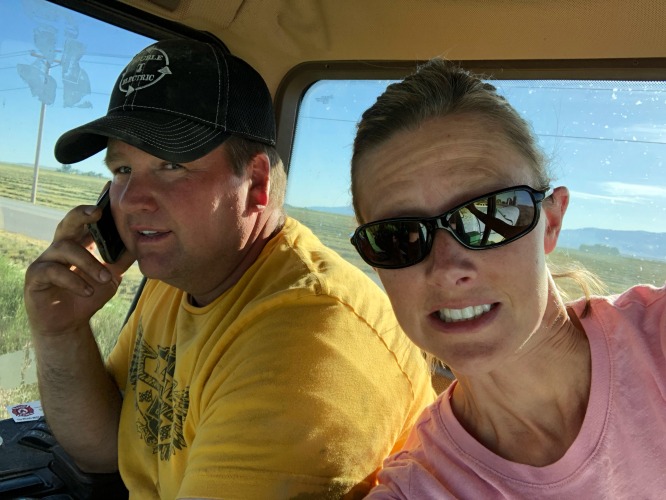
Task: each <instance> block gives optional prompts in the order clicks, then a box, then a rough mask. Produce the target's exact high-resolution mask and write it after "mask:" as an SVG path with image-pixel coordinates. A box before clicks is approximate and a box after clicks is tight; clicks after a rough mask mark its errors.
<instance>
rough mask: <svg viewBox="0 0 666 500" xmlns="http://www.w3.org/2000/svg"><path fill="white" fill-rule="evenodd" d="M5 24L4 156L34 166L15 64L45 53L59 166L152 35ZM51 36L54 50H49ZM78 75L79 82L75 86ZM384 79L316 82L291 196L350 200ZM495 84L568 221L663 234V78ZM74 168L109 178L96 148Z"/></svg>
mask: <svg viewBox="0 0 666 500" xmlns="http://www.w3.org/2000/svg"><path fill="white" fill-rule="evenodd" d="M0 19H2V21H1V22H2V28H3V29H2V35H0V137H2V140H1V142H0V161H4V162H10V163H21V164H26V165H30V166H32V165H33V164H34V162H35V155H36V150H37V144H38V130H39V121H40V112H41V108H42V103H41V101H40V100H39V98H38V97H37V96H35V95H33V93H32V91H31V88H30V85H29V84H28V83H27V82H26V80H25V79H24V78H22V77H21V76H20V74H19V71H21V72H22V73H23V74H24V75H26V74H32V75H33V76H34V75H37V76H39V75H41V76H39V78H38V80H40V81H41V77H42V76H43V73H39V72H40V71H42V70H43V68H44V67H45V66H44V60H45V59H46V60H49V57H50V60H52V63H51V66H52V67H51V68H50V69H49V76H50V77H52V78H53V80H52V87H50V88H49V89H50V91H51V92H52V96H53V95H54V97H55V98H54V99H53V102H52V104H48V105H44V125H43V133H42V138H41V142H40V143H39V144H40V148H39V164H40V165H41V166H42V167H50V168H59V167H60V164H59V163H58V162H57V161H56V160H55V158H54V157H53V146H54V144H55V142H56V140H57V138H58V137H59V136H60V135H61V134H62V133H63V132H65V131H67V130H69V129H71V128H74V127H76V126H78V125H81V124H83V123H86V122H88V121H90V120H93V119H95V118H98V117H99V116H102V115H103V114H105V112H106V108H107V105H108V99H109V95H110V92H111V87H112V86H113V84H114V82H115V80H116V78H117V76H118V74H119V73H120V71H121V70H122V68H123V67H124V66H125V64H126V63H127V62H128V61H129V60H130V59H131V57H132V56H133V55H134V54H135V53H136V52H138V51H139V50H141V49H142V48H143V47H145V46H146V45H149V44H150V43H151V42H152V41H151V40H150V39H147V38H144V37H141V36H138V35H135V34H130V33H127V32H125V31H124V30H121V29H118V28H115V27H111V26H107V25H105V24H103V23H101V22H99V21H95V20H92V19H89V18H86V17H85V16H82V15H79V14H77V13H73V12H71V11H68V10H66V9H64V8H62V7H59V6H56V5H52V4H48V3H46V2H44V1H43V0H2V1H0ZM49 39H50V40H52V41H53V42H52V44H51V46H52V47H53V48H55V52H53V53H52V54H51V56H49V55H48V54H45V52H48V47H49V43H48V40H49ZM65 46H67V47H68V50H67V51H63V49H64V47H65ZM77 51H78V53H77ZM63 54H66V56H65V57H63ZM67 56H69V58H68V57H67ZM72 56H73V57H72ZM63 60H64V62H63ZM37 66H40V68H41V70H40V69H39V68H38V67H37ZM74 81H75V82H78V83H76V85H80V87H77V86H76V85H74V87H72V82H74ZM86 81H89V86H90V88H89V91H90V93H85V95H78V96H74V97H72V95H74V94H76V91H75V90H74V91H72V90H71V89H72V88H74V89H80V88H84V87H85V86H86V85H85V84H86ZM388 83H390V82H388V81H322V82H318V83H316V84H315V85H313V86H312V87H310V88H309V89H308V91H307V93H306V95H305V96H304V99H303V101H302V105H301V109H300V112H299V116H298V120H297V129H296V140H295V144H294V149H293V153H292V162H291V166H290V172H289V180H288V192H287V203H289V204H291V205H294V206H299V207H347V206H349V205H350V195H349V162H350V158H351V145H352V142H353V137H354V132H355V125H356V123H357V121H358V119H359V117H360V115H361V113H362V112H363V110H365V109H366V108H367V107H368V106H370V105H371V104H372V103H373V102H374V101H375V99H376V97H377V95H379V94H380V93H381V92H382V91H383V90H384V89H385V88H386V85H387V84H388ZM495 84H496V85H497V86H498V88H499V89H500V91H501V92H502V93H503V94H504V95H506V97H507V99H508V100H509V102H511V104H512V105H513V106H514V107H515V108H516V109H517V110H518V111H519V112H520V113H521V114H523V115H524V116H525V117H526V118H527V120H528V121H529V122H530V123H531V124H532V126H533V128H534V131H535V133H536V135H537V137H538V138H539V141H540V144H541V145H542V147H543V149H544V151H545V153H546V155H547V156H548V157H549V159H550V165H551V170H552V171H553V173H554V175H555V177H556V178H557V181H556V182H555V185H566V186H568V187H569V189H570V191H571V204H570V208H569V211H568V213H567V217H566V220H565V228H571V229H574V228H582V227H602V228H606V229H626V230H636V229H638V230H645V231H651V232H666V168H665V166H666V165H665V164H666V83H663V82H660V83H650V82H648V83H640V82H634V83H629V82H566V81H563V82H554V81H539V82H532V83H531V85H526V83H525V82H519V81H514V82H512V81H496V82H495ZM66 85H68V89H70V91H69V92H66V91H65V86H66ZM46 93H47V94H48V92H46ZM72 100H75V101H76V102H72ZM66 101H69V102H66ZM73 167H74V168H76V169H78V170H80V171H83V172H87V171H92V172H96V173H102V174H104V175H106V174H107V172H106V169H105V167H104V166H103V163H102V155H101V154H98V155H95V156H94V157H92V158H90V159H88V160H85V161H83V162H81V163H78V164H75V165H73Z"/></svg>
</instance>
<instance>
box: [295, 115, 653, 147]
mask: <svg viewBox="0 0 666 500" xmlns="http://www.w3.org/2000/svg"><path fill="white" fill-rule="evenodd" d="M298 118H299V119H301V118H304V119H309V120H322V121H329V122H345V123H358V120H345V119H343V118H324V117H319V116H299V117H298ZM296 123H297V126H298V122H296ZM535 135H536V136H538V137H551V138H555V139H579V140H588V141H602V142H630V143H636V144H660V145H666V142H660V141H645V140H637V139H615V138H612V137H586V136H582V135H558V134H544V133H535Z"/></svg>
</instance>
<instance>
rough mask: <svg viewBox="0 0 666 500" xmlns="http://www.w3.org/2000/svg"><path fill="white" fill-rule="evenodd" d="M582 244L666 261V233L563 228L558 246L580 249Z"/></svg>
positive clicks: (627, 254)
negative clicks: (607, 247)
mask: <svg viewBox="0 0 666 500" xmlns="http://www.w3.org/2000/svg"><path fill="white" fill-rule="evenodd" d="M581 245H605V246H609V247H613V248H617V249H618V250H619V251H620V253H621V254H622V255H626V256H629V257H641V258H645V259H654V260H664V261H666V233H650V232H647V231H613V230H611V229H598V228H593V227H591V228H584V229H563V230H562V232H561V233H560V237H559V239H558V241H557V246H558V247H566V248H574V249H579V248H580V246H581Z"/></svg>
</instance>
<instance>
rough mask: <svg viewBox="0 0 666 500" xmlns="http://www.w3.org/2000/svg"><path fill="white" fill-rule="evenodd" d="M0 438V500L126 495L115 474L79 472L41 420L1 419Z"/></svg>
mask: <svg viewBox="0 0 666 500" xmlns="http://www.w3.org/2000/svg"><path fill="white" fill-rule="evenodd" d="M0 437H2V440H3V443H2V444H1V445H0V500H10V499H11V500H18V499H31V498H41V499H48V500H88V499H91V500H92V499H94V500H98V499H99V500H107V499H108V500H117V499H121V500H122V499H126V498H128V496H129V494H128V492H127V488H125V485H124V484H123V482H122V480H121V479H120V475H119V474H118V473H112V474H87V473H85V472H82V471H81V469H79V468H78V467H77V466H76V464H75V463H74V461H73V460H72V459H71V458H70V457H69V455H67V453H65V450H63V449H62V447H61V446H60V445H59V444H58V442H57V441H56V439H55V438H54V437H53V435H52V434H51V431H50V430H49V427H48V425H47V424H46V422H45V421H44V419H40V420H36V421H31V422H19V423H17V422H14V421H13V420H12V419H8V420H2V421H0Z"/></svg>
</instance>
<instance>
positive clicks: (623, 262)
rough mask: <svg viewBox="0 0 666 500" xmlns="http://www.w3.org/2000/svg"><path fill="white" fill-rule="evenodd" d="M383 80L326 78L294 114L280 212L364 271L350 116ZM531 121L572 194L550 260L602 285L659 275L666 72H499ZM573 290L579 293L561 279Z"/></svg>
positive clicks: (664, 230) (665, 216) (663, 262)
mask: <svg viewBox="0 0 666 500" xmlns="http://www.w3.org/2000/svg"><path fill="white" fill-rule="evenodd" d="M388 83H390V82H388V81H368V80H361V81H342V80H323V81H319V82H317V83H316V84H314V85H312V86H311V87H310V88H309V89H308V91H307V93H306V94H305V96H304V98H303V101H302V104H301V107H300V110H299V113H298V118H297V126H296V134H295V140H294V148H293V150H292V156H291V164H290V170H289V182H288V190H287V199H286V202H287V204H288V213H290V214H293V215H294V216H295V217H296V218H300V219H301V220H303V221H304V222H305V223H306V224H308V225H309V226H310V228H311V229H312V230H313V231H314V232H315V233H316V234H317V235H318V236H319V237H320V238H321V239H322V240H323V241H324V242H325V243H327V244H329V245H330V246H332V247H333V248H335V249H336V250H338V252H339V253H341V254H342V255H343V256H344V257H345V258H347V259H348V260H350V261H351V262H353V263H354V264H356V265H358V266H359V267H360V268H361V269H363V270H365V271H366V272H367V273H368V274H369V275H370V276H371V277H373V279H375V280H376V281H377V279H376V276H375V273H374V272H373V271H372V269H370V268H369V267H368V266H367V265H366V264H365V263H363V262H362V261H361V259H360V258H359V257H358V256H357V255H356V254H355V251H354V249H353V248H352V247H351V245H350V244H349V238H348V236H349V234H350V233H351V232H352V231H353V229H354V227H355V225H356V224H355V221H354V217H353V212H352V208H351V195H350V192H349V183H350V177H349V168H350V167H349V165H350V160H351V153H352V142H353V138H354V133H355V125H356V123H357V121H358V120H359V118H360V115H361V113H362V112H363V111H364V110H365V109H366V108H367V107H369V106H370V105H372V104H373V103H374V101H375V99H376V97H377V95H379V94H380V93H381V92H382V91H383V90H384V89H385V87H386V86H387V84H388ZM493 83H494V84H495V85H496V86H497V87H498V89H499V90H500V91H501V92H502V93H503V95H505V97H506V98H507V99H508V100H509V101H510V102H511V103H512V104H513V106H514V107H515V108H516V109H517V110H519V111H520V112H521V113H522V114H523V116H524V117H525V118H526V119H527V120H528V121H529V122H531V124H532V126H533V128H534V130H535V132H536V135H537V136H538V138H539V140H540V142H541V145H542V147H543V149H544V151H545V153H546V154H547V156H548V157H549V159H550V164H551V168H552V171H553V173H554V174H555V176H556V178H557V179H556V181H555V183H554V185H555V186H558V185H565V186H567V187H568V188H569V190H570V192H571V201H570V204H569V209H568V211H567V214H566V217H565V221H564V228H563V230H562V233H561V235H560V238H559V243H558V249H557V250H556V251H555V252H554V253H553V254H552V255H551V256H550V263H551V264H555V265H559V266H567V267H571V265H579V266H581V267H584V268H586V269H588V270H590V271H592V272H594V273H596V274H597V275H598V276H599V277H600V278H601V279H602V281H603V282H604V283H605V284H606V286H607V288H608V289H609V292H611V293H615V292H620V291H623V290H625V289H626V288H628V287H630V286H631V285H634V284H636V283H651V284H656V285H662V284H663V283H664V276H666V168H665V166H666V118H665V117H666V82H663V81H659V82H635V81H633V82H630V81H582V80H570V81H564V80H495V81H493ZM563 285H564V288H565V289H566V290H567V292H568V293H569V294H570V295H571V296H572V297H578V296H579V295H580V294H581V292H580V289H578V288H577V287H576V286H575V285H574V284H573V283H571V284H568V283H563Z"/></svg>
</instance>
